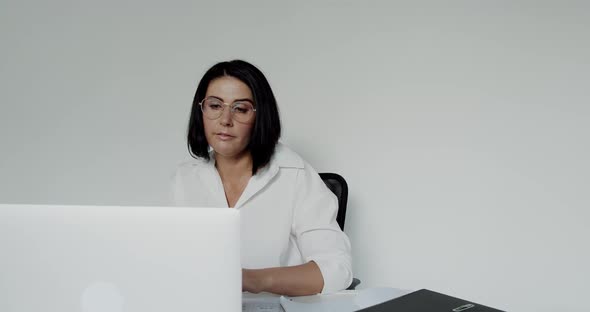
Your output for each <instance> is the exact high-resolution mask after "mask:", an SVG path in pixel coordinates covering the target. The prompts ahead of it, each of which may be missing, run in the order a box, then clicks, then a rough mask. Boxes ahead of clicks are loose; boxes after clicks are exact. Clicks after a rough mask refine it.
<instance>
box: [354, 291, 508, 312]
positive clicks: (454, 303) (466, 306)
mask: <svg viewBox="0 0 590 312" xmlns="http://www.w3.org/2000/svg"><path fill="white" fill-rule="evenodd" d="M361 311H362V312H392V311H404V312H503V311H500V310H497V309H494V308H490V307H487V306H484V305H481V304H478V303H474V302H471V301H467V300H463V299H459V298H455V297H451V296H448V295H445V294H441V293H437V292H434V291H431V290H428V289H421V290H418V291H415V292H412V293H409V294H407V295H404V296H401V297H398V298H396V299H393V300H389V301H386V302H383V303H381V304H378V305H375V306H372V307H368V308H366V309H362V310H359V312H361Z"/></svg>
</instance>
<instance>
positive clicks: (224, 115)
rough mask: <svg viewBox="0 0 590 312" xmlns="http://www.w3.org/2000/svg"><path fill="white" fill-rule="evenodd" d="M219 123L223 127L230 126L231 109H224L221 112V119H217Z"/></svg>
mask: <svg viewBox="0 0 590 312" xmlns="http://www.w3.org/2000/svg"><path fill="white" fill-rule="evenodd" d="M219 123H220V124H222V125H224V126H231V125H232V117H231V107H224V109H223V111H222V112H221V117H219Z"/></svg>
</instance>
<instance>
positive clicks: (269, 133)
mask: <svg viewBox="0 0 590 312" xmlns="http://www.w3.org/2000/svg"><path fill="white" fill-rule="evenodd" d="M223 76H230V77H234V78H237V79H239V80H240V81H242V82H243V83H245V84H246V85H247V86H248V87H249V88H250V91H251V92H252V96H253V97H254V106H255V107H256V117H255V119H254V127H253V128H252V133H251V134H250V140H249V143H248V146H247V147H246V148H247V149H248V151H249V152H250V154H251V155H252V174H253V175H254V174H256V172H257V171H258V169H260V168H262V167H264V166H265V165H267V164H268V162H269V161H270V158H271V157H272V155H273V153H274V151H275V147H276V145H277V142H278V141H279V138H280V136H281V120H280V118H279V109H278V107H277V101H276V100H275V97H274V94H273V92H272V89H271V88H270V84H269V83H268V81H267V80H266V77H264V74H263V73H262V72H261V71H260V70H259V69H258V68H256V67H255V66H254V65H252V64H250V63H248V62H246V61H242V60H233V61H229V62H221V63H217V64H215V65H214V66H213V67H211V68H210V69H209V70H208V71H207V72H206V73H205V75H204V76H203V78H201V81H200V82H199V85H198V86H197V91H196V92H195V98H194V99H193V107H192V109H191V115H190V120H189V123H188V131H187V145H188V149H189V153H190V154H191V156H193V157H194V158H203V159H206V160H209V143H208V142H207V138H206V137H205V129H204V127H203V113H202V111H201V107H200V106H199V103H200V102H201V101H202V100H203V99H204V98H205V94H206V92H207V88H208V87H209V83H211V81H212V80H214V79H216V78H219V77H223Z"/></svg>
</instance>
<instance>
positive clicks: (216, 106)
mask: <svg viewBox="0 0 590 312" xmlns="http://www.w3.org/2000/svg"><path fill="white" fill-rule="evenodd" d="M209 108H210V109H212V110H220V109H222V106H221V104H218V103H209Z"/></svg>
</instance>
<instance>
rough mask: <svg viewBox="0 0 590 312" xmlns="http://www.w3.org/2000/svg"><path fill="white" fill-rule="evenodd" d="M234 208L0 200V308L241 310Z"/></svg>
mask: <svg viewBox="0 0 590 312" xmlns="http://www.w3.org/2000/svg"><path fill="white" fill-rule="evenodd" d="M239 226H240V220H239V213H238V211H236V210H234V209H215V208H180V207H174V208H172V207H111V206H108V207H107V206H56V205H47V206H35V205H0V311H2V312H20V311H23V312H25V311H26V312H37V311H60V312H70V311H72V312H73V311H76V312H79V311H82V312H107V311H108V312H148V311H158V312H161V311H174V312H181V311H191V312H196V311H228V312H233V311H241V295H242V282H241V277H242V274H241V265H240V245H239V244H240V243H239V242H240V234H239V232H240V229H239Z"/></svg>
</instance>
